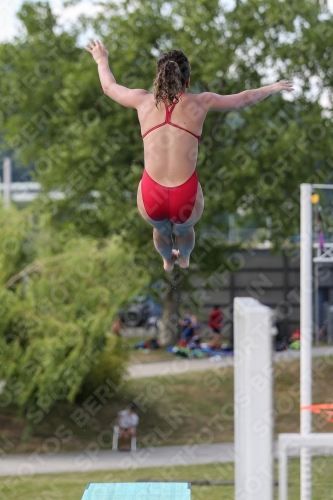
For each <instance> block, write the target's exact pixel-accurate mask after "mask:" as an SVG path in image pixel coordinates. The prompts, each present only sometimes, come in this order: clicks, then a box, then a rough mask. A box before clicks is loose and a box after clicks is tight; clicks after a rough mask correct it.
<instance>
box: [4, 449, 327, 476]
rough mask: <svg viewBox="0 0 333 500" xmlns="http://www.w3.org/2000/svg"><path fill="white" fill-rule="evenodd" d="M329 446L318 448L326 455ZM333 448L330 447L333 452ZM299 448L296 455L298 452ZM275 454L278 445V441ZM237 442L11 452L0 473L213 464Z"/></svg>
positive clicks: (230, 455) (229, 456)
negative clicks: (126, 449)
mask: <svg viewBox="0 0 333 500" xmlns="http://www.w3.org/2000/svg"><path fill="white" fill-rule="evenodd" d="M327 452H328V449H327V448H322V449H319V448H317V449H316V453H317V454H321V455H324V454H325V453H327ZM332 452H333V450H330V453H332ZM298 455H299V453H298V451H297V450H293V451H292V456H298ZM275 457H276V458H277V447H276V444H275ZM233 460H234V445H233V443H220V444H207V445H205V444H203V445H197V444H192V445H184V446H168V447H159V448H142V449H139V450H137V451H136V452H130V453H129V452H120V451H118V452H116V451H109V450H102V451H101V450H99V451H98V450H97V451H96V450H92V449H90V451H89V450H85V451H82V452H75V453H58V454H56V455H46V454H37V453H32V454H31V455H9V456H8V457H5V456H2V457H0V476H17V475H19V476H24V475H33V474H56V473H64V472H87V473H89V472H91V471H97V470H100V471H103V470H119V469H140V468H143V467H172V466H178V465H195V464H213V463H223V462H233Z"/></svg>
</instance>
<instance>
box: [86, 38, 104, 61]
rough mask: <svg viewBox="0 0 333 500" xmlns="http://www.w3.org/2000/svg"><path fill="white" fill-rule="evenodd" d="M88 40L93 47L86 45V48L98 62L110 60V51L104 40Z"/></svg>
mask: <svg viewBox="0 0 333 500" xmlns="http://www.w3.org/2000/svg"><path fill="white" fill-rule="evenodd" d="M88 42H89V45H90V47H91V48H89V47H84V48H85V49H86V50H87V51H88V52H90V54H91V55H92V56H93V58H94V59H95V61H96V63H97V64H99V63H100V62H102V61H104V60H105V61H107V60H108V57H109V53H108V51H107V50H106V48H105V47H104V44H103V42H101V41H100V40H94V42H95V44H94V43H93V42H91V41H90V40H88Z"/></svg>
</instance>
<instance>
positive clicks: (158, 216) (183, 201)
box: [141, 100, 200, 224]
mask: <svg viewBox="0 0 333 500" xmlns="http://www.w3.org/2000/svg"><path fill="white" fill-rule="evenodd" d="M176 104H177V101H176V100H175V101H174V103H173V105H172V106H171V108H170V110H169V108H168V106H167V105H166V104H165V121H164V122H163V123H160V124H158V125H156V126H155V127H153V128H151V129H150V130H148V131H147V132H146V133H145V134H143V136H142V138H144V137H146V135H147V134H149V132H152V131H153V130H155V129H157V128H159V127H163V125H166V124H169V125H172V126H173V127H176V128H180V129H181V130H185V131H186V132H188V133H189V134H192V135H194V137H196V138H197V139H198V141H200V135H195V134H193V132H191V131H190V130H187V129H185V128H183V127H180V126H179V125H177V124H176V123H172V122H171V114H172V111H173V110H174V108H175V106H176ZM197 190H198V177H197V172H196V170H195V171H194V172H193V174H192V175H191V177H190V178H189V179H187V181H185V182H184V183H183V184H180V185H179V186H175V187H166V186H161V184H158V183H157V182H155V181H154V180H153V179H152V178H151V177H150V176H149V175H148V173H147V171H146V169H144V171H143V176H142V181H141V192H142V199H143V204H144V206H145V209H146V212H147V214H148V215H149V217H150V218H151V219H153V220H155V221H162V220H165V219H169V220H170V221H171V222H173V223H175V224H183V223H184V222H186V221H187V219H188V218H189V217H190V215H191V213H192V211H193V207H194V204H195V200H196V196H197Z"/></svg>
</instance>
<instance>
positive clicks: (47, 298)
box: [0, 210, 148, 419]
mask: <svg viewBox="0 0 333 500" xmlns="http://www.w3.org/2000/svg"><path fill="white" fill-rule="evenodd" d="M0 228H1V234H2V245H1V247H0V295H1V301H0V304H1V306H0V307H1V323H0V342H1V348H0V380H1V379H2V380H4V381H5V382H6V385H5V389H4V391H3V392H2V394H1V396H0V398H1V405H2V406H4V405H6V404H10V403H15V404H16V405H18V406H19V407H20V408H21V410H25V411H26V412H27V415H28V417H31V418H32V419H35V418H36V415H38V413H40V411H46V410H47V409H48V408H49V407H50V406H52V405H53V404H54V403H55V402H56V401H57V400H58V399H67V400H68V401H74V400H75V398H76V397H77V396H78V395H79V394H80V392H81V391H82V388H83V387H84V384H85V383H87V379H89V377H90V375H91V372H92V371H96V368H98V367H99V366H100V363H103V364H104V365H106V366H107V373H108V377H109V378H110V379H111V380H112V381H113V382H114V383H115V384H117V383H118V382H119V380H120V378H121V376H122V374H123V372H124V369H125V361H126V357H127V353H126V352H125V351H124V350H123V349H122V347H121V345H120V342H119V340H117V339H116V338H114V336H113V335H111V334H110V323H111V320H112V319H113V318H114V316H115V315H116V314H117V311H118V310H119V307H120V306H121V305H122V304H123V303H124V302H125V301H127V300H128V298H129V297H131V296H133V295H134V294H136V293H138V292H139V291H140V290H141V289H142V288H143V287H144V286H145V284H146V283H147V278H148V276H147V273H146V272H145V270H143V269H142V268H139V267H137V266H135V267H133V266H132V261H133V253H132V252H131V250H130V249H128V248H124V247H123V246H122V245H121V244H120V243H121V242H120V239H119V238H117V237H113V238H111V239H108V240H99V241H97V240H95V239H93V238H91V237H82V236H76V235H75V232H74V231H73V232H72V233H69V231H68V230H67V231H66V232H60V233H58V234H57V235H55V233H54V231H53V230H50V229H49V228H48V223H47V221H39V222H36V220H34V217H33V214H31V213H30V212H29V211H25V212H19V213H18V212H16V211H15V210H13V211H12V212H0ZM101 368H102V369H103V370H105V366H101ZM88 382H89V384H90V385H91V382H90V381H89V380H88Z"/></svg>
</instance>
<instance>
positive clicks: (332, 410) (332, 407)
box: [301, 403, 333, 422]
mask: <svg viewBox="0 0 333 500" xmlns="http://www.w3.org/2000/svg"><path fill="white" fill-rule="evenodd" d="M301 410H310V411H311V412H312V413H318V414H319V413H322V412H323V413H326V418H327V420H328V421H329V422H333V403H323V404H320V405H310V406H301Z"/></svg>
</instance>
